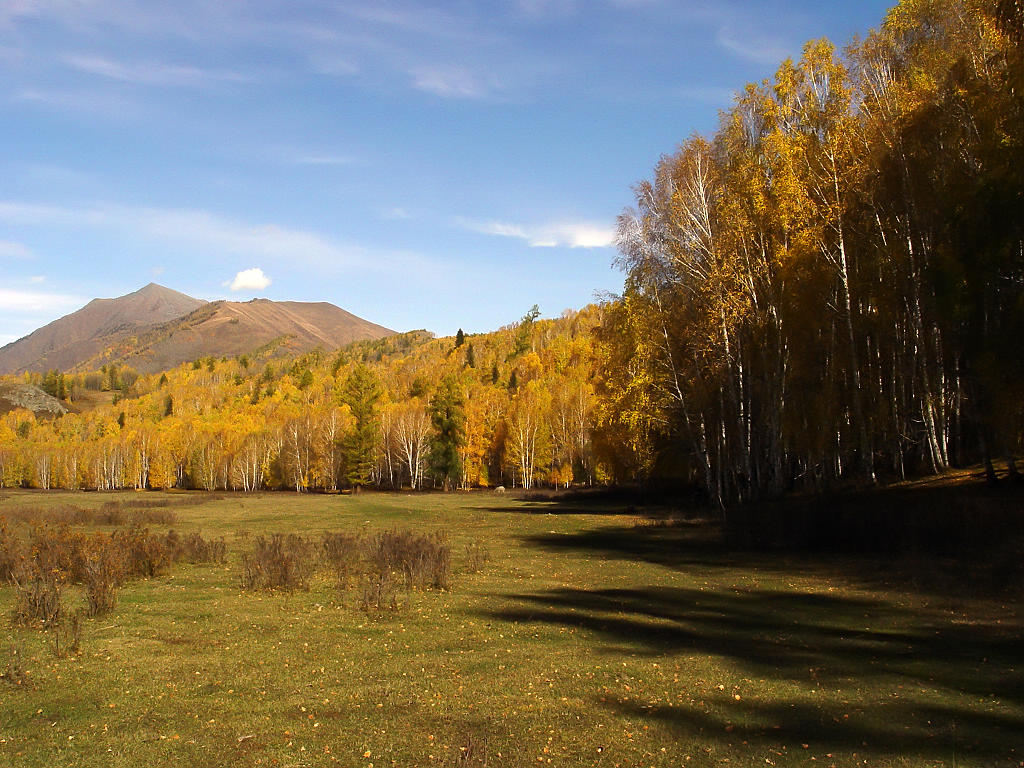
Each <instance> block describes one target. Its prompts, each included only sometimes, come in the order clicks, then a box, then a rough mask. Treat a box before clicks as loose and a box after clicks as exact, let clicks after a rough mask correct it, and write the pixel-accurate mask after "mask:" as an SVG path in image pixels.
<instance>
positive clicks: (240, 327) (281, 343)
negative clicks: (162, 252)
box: [79, 299, 394, 373]
mask: <svg viewBox="0 0 1024 768" xmlns="http://www.w3.org/2000/svg"><path fill="white" fill-rule="evenodd" d="M393 333H394V331H392V330H390V329H388V328H385V327H383V326H380V325H376V324H375V323H371V322H369V321H367V320H363V319H362V318H361V317H356V316H355V315H353V314H352V313H350V312H346V311H345V310H344V309H341V308H340V307H336V306H334V305H333V304H328V303H327V302H315V303H306V302H299V301H270V300H268V299H253V300H252V301H248V302H244V303H242V302H236V301H213V302H210V303H209V304H204V305H203V306H202V307H200V308H199V309H196V310H195V311H193V312H190V313H189V314H187V315H185V316H184V317H179V318H176V319H174V320H170V321H168V322H165V323H161V324H159V325H156V326H151V327H150V328H148V329H146V330H145V331H144V332H142V333H138V334H133V335H132V336H125V337H123V338H121V339H120V340H118V341H117V342H116V343H113V344H111V345H110V346H109V347H108V348H107V349H106V350H105V351H104V352H103V353H101V354H99V355H97V356H96V357H94V358H91V359H89V360H86V361H83V363H82V364H81V365H79V368H82V369H95V368H98V367H99V366H101V365H103V363H106V362H117V363H120V364H124V365H129V366H131V367H132V368H135V369H136V370H138V371H141V372H143V373H151V372H153V371H162V370H166V369H168V368H172V367H174V366H176V365H178V364H180V363H183V362H186V361H188V360H195V359H197V358H200V357H234V356H235V355H241V354H245V353H249V352H255V351H257V350H259V349H261V348H264V349H265V348H267V347H274V352H275V353H277V354H286V355H295V354H300V353H302V352H308V351H309V350H311V349H314V348H316V347H321V348H323V349H326V350H331V349H337V348H338V347H341V346H344V345H345V344H350V343H351V342H353V341H361V340H364V339H379V338H382V337H384V336H390V335H392V334H393Z"/></svg>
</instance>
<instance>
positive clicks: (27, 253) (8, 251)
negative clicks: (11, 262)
mask: <svg viewBox="0 0 1024 768" xmlns="http://www.w3.org/2000/svg"><path fill="white" fill-rule="evenodd" d="M34 258H35V254H34V253H33V252H32V249H31V248H29V247H28V246H27V245H23V244H22V243H14V242H11V241H10V240H0V259H34Z"/></svg>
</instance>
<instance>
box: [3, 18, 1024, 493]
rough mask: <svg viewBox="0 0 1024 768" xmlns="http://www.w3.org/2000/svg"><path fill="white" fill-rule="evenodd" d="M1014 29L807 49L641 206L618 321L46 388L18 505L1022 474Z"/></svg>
mask: <svg viewBox="0 0 1024 768" xmlns="http://www.w3.org/2000/svg"><path fill="white" fill-rule="evenodd" d="M1022 30H1024V11H1022V5H1021V3H1020V2H1019V0H998V1H997V0H904V2H901V3H900V4H899V5H898V6H896V7H895V8H893V9H892V10H891V11H890V12H889V13H888V15H887V17H886V18H885V19H884V22H883V23H882V24H881V25H880V26H879V27H878V29H877V30H875V31H873V32H872V33H870V34H869V35H868V36H867V37H866V38H865V39H863V40H855V41H853V42H851V43H850V44H849V45H848V46H847V47H845V48H837V47H836V45H834V44H833V43H832V42H830V41H828V40H824V39H822V40H814V41H811V42H809V43H807V44H806V46H805V47H804V49H803V54H802V56H801V57H800V58H799V60H796V61H785V62H783V63H782V64H781V65H780V66H779V68H778V71H777V72H776V73H775V75H774V76H773V77H771V78H770V79H766V80H764V81H763V82H760V83H754V84H750V85H747V86H746V87H744V88H742V89H740V90H739V91H738V92H737V95H736V97H735V100H734V103H733V105H732V106H731V107H730V108H729V109H728V110H726V111H724V112H723V113H722V114H721V118H720V123H719V126H718V129H717V131H716V132H715V133H714V134H713V135H710V136H700V135H694V136H691V137H690V138H688V139H686V140H685V141H684V142H683V143H682V144H681V145H680V146H679V147H678V149H676V150H675V151H674V152H671V153H670V154H666V155H665V156H663V157H662V159H661V160H660V162H658V164H657V166H656V167H655V168H654V170H653V173H652V175H651V178H650V179H649V180H646V181H642V182H640V183H639V184H637V185H636V187H635V203H634V206H633V207H632V208H630V209H628V210H626V211H625V212H624V213H623V214H622V215H621V216H620V218H619V221H618V246H619V257H618V260H619V265H620V266H621V268H622V270H623V272H624V274H625V284H624V287H623V289H622V294H621V296H616V297H611V298H609V299H607V300H606V301H604V302H602V303H601V304H600V305H598V306H592V307H587V308H584V309H582V310H580V311H578V312H576V311H571V312H566V313H565V314H564V315H563V316H562V317H561V318H560V319H554V320H542V319H539V318H538V313H537V312H536V311H531V312H528V313H527V314H526V315H525V316H524V317H523V318H522V319H521V320H520V321H519V322H517V323H513V324H511V325H509V326H508V327H506V328H504V329H501V330H499V331H495V332H494V333H491V334H478V335H468V336H467V335H464V334H462V332H461V331H460V333H459V335H458V336H457V337H455V338H446V339H433V338H431V337H430V336H429V335H428V334H425V333H410V334H404V335H400V336H397V337H392V338H390V339H386V340H384V341H381V342H365V343H360V344H356V345H353V346H352V347H349V348H346V349H344V350H341V351H340V352H330V353H322V354H319V353H314V354H311V355H305V356H302V357H300V358H295V359H289V360H281V359H280V358H277V357H273V356H263V355H261V354H260V353H259V351H254V353H253V354H252V355H249V356H241V357H239V358H233V359H216V360H215V359H205V360H197V361H195V362H194V363H191V364H186V365H183V366H180V367H179V368H176V369H174V370H170V371H167V372H165V373H163V374H157V375H152V376H138V375H136V374H134V373H133V372H130V371H118V370H116V368H114V367H111V368H105V369H104V370H102V371H99V372H92V373H82V372H78V373H71V372H67V373H59V372H53V373H51V374H49V375H48V376H47V377H46V378H45V379H44V377H41V376H39V375H34V376H27V377H26V378H27V380H28V381H30V382H32V383H36V384H41V385H45V388H47V389H48V390H49V391H50V392H51V394H56V395H57V396H59V397H62V398H64V399H65V400H66V401H67V402H68V404H69V405H70V406H71V410H72V412H71V413H69V414H67V415H65V416H63V417H60V418H56V419H42V418H39V419H37V418H36V417H34V416H33V415H32V414H31V413H29V412H26V411H18V410H15V411H12V412H10V413H8V414H6V415H4V416H3V417H0V486H8V487H11V486H26V487H39V488H50V487H65V488H96V489H112V488H122V487H130V488H140V489H141V488H168V487H189V488H202V489H208V490H214V489H226V490H240V491H253V490H260V489H267V488H281V489H291V490H293V491H299V492H302V491H307V490H311V489H322V490H336V489H339V488H349V487H351V488H359V487H363V486H365V485H375V486H378V487H382V488H399V487H405V488H413V489H417V488H423V487H437V488H442V487H443V488H458V487H461V488H468V487H478V486H491V487H493V486H498V485H508V486H517V487H522V488H527V489H529V488H531V487H535V486H538V485H542V486H547V487H567V486H572V485H594V484H610V483H622V484H654V483H659V484H671V485H672V486H674V487H697V488H700V489H702V492H703V493H704V494H705V495H706V497H707V499H708V500H709V501H710V502H711V503H713V504H714V505H717V506H719V507H722V508H725V507H728V506H730V505H734V504H737V503H744V502H752V501H758V500H761V499H766V498H773V497H777V496H779V495H781V494H784V493H786V492H789V491H793V490H824V489H828V488H831V487H836V486H840V485H841V486H851V485H852V486H860V485H870V484H873V483H876V482H880V481H891V480H895V479H901V478H905V477H908V476H921V475H926V474H929V473H941V472H943V471H944V470H945V469H946V468H948V467H951V466H966V465H972V464H980V465H982V466H984V467H986V468H987V471H988V472H989V473H990V474H991V475H992V476H993V477H995V474H996V469H995V468H996V466H997V465H998V466H1000V467H1002V466H1007V467H1008V469H1009V472H1010V474H1016V466H1015V464H1014V460H1013V457H1014V455H1015V453H1016V452H1018V451H1019V450H1020V448H1021V435H1022V428H1024V419H1022V415H1024V414H1022V402H1024V341H1022V340H1024V121H1022V117H1024V100H1022V97H1024V39H1022V38H1024V34H1022ZM523 303H524V304H529V303H530V299H529V297H526V298H525V299H524V302H523ZM90 393H94V394H95V393H108V394H107V396H106V397H105V399H102V398H101V401H100V402H99V404H96V405H94V406H88V405H86V404H87V403H89V402H90V399H89V398H90Z"/></svg>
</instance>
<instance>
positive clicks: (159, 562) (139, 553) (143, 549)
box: [111, 527, 173, 578]
mask: <svg viewBox="0 0 1024 768" xmlns="http://www.w3.org/2000/svg"><path fill="white" fill-rule="evenodd" d="M111 539H112V540H113V541H114V542H116V543H117V544H118V546H120V547H121V549H122V550H123V551H124V553H125V562H126V570H127V573H128V575H129V576H141V577H143V578H152V577H153V576H159V575H160V574H162V573H163V572H164V571H165V570H166V569H167V566H168V565H170V563H171V560H172V554H173V553H172V551H171V549H170V547H168V544H167V539H166V537H164V536H157V535H156V534H154V533H150V532H149V531H148V530H146V529H145V528H137V527H133V528H129V529H128V530H127V531H115V532H114V533H113V534H112V535H111Z"/></svg>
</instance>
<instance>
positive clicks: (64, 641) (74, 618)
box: [53, 611, 82, 658]
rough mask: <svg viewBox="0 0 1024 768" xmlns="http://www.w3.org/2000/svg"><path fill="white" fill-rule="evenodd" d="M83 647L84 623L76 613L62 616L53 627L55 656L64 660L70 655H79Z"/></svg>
mask: <svg viewBox="0 0 1024 768" xmlns="http://www.w3.org/2000/svg"><path fill="white" fill-rule="evenodd" d="M81 647H82V621H81V617H80V615H79V614H78V612H77V611H76V612H75V613H73V614H71V615H70V616H62V617H61V618H60V620H59V621H57V622H56V623H55V624H54V626H53V655H54V656H56V657H57V658H63V657H64V656H67V655H68V654H69V653H78V651H79V650H81Z"/></svg>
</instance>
